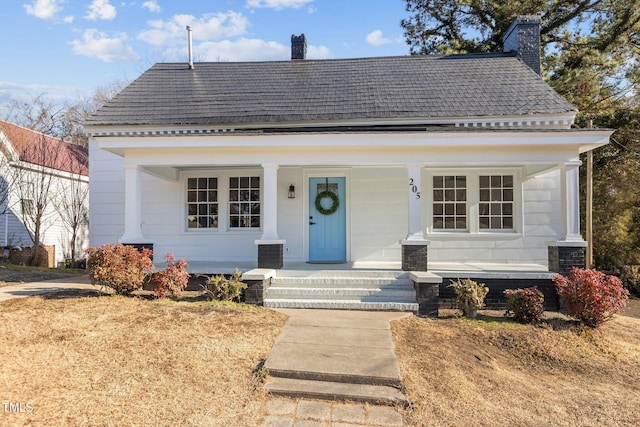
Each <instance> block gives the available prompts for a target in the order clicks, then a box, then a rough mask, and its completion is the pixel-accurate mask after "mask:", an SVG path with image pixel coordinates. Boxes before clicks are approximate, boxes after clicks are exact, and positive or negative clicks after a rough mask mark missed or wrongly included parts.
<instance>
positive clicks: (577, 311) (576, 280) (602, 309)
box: [553, 267, 629, 328]
mask: <svg viewBox="0 0 640 427" xmlns="http://www.w3.org/2000/svg"><path fill="white" fill-rule="evenodd" d="M553 282H554V283H555V286H556V290H557V291H558V295H559V296H560V300H561V301H562V302H563V303H564V305H565V306H566V307H567V310H568V311H569V314H570V315H571V316H573V317H575V318H576V319H578V320H580V321H582V322H583V323H584V324H585V325H587V326H590V327H594V328H595V327H597V326H598V325H600V324H601V323H603V322H605V321H606V320H608V319H610V318H611V317H612V316H613V315H614V314H615V313H619V312H622V311H623V310H624V308H625V307H626V305H627V300H628V299H629V291H627V290H626V289H625V288H624V287H623V286H622V282H621V281H620V279H618V278H617V277H615V276H608V275H606V274H604V273H602V272H600V271H597V270H588V269H586V270H585V269H581V268H577V267H573V269H572V270H571V274H570V275H569V277H564V276H563V275H561V274H556V275H555V276H554V278H553Z"/></svg>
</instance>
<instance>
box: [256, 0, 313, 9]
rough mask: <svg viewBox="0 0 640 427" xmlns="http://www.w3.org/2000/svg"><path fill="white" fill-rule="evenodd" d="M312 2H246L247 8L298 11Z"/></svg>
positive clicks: (278, 0) (261, 0) (277, 0)
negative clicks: (290, 9)
mask: <svg viewBox="0 0 640 427" xmlns="http://www.w3.org/2000/svg"><path fill="white" fill-rule="evenodd" d="M312 2H313V0H247V7H260V8H270V9H284V8H292V9H300V8H301V7H302V6H305V5H307V4H309V3H312Z"/></svg>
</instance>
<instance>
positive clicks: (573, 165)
mask: <svg viewBox="0 0 640 427" xmlns="http://www.w3.org/2000/svg"><path fill="white" fill-rule="evenodd" d="M580 165H581V162H580V161H579V160H576V161H572V162H566V163H564V164H563V165H562V167H561V170H560V175H561V176H560V180H561V186H562V188H561V192H562V193H561V194H562V201H561V202H562V214H563V218H562V221H563V234H564V241H566V242H584V240H583V239H582V236H581V235H580V174H579V169H578V168H579V167H580Z"/></svg>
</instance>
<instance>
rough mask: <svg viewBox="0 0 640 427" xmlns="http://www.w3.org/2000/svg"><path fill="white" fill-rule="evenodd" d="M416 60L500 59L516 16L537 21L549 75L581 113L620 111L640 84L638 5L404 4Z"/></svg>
mask: <svg viewBox="0 0 640 427" xmlns="http://www.w3.org/2000/svg"><path fill="white" fill-rule="evenodd" d="M406 1H407V6H406V9H407V12H409V14H410V17H409V18H407V19H403V20H402V21H401V26H402V28H403V29H404V30H405V38H406V41H407V44H408V45H409V46H410V48H411V53H412V54H422V55H424V54H445V53H474V52H496V51H501V50H502V37H503V35H504V33H505V32H506V30H507V29H508V28H509V25H510V24H511V23H512V22H513V19H514V18H515V17H516V16H517V15H534V14H539V15H540V16H541V18H542V24H541V29H540V38H541V43H542V48H543V52H542V54H543V55H542V56H543V64H542V68H543V70H544V76H545V78H546V79H547V81H549V83H550V84H551V85H552V86H553V87H554V88H555V89H556V90H557V91H558V92H559V93H561V94H562V95H564V96H565V97H566V98H567V99H568V100H569V101H570V102H572V103H573V104H574V105H576V106H577V107H578V109H579V110H580V111H582V112H585V113H589V112H596V111H598V112H601V111H602V109H603V108H605V109H612V108H613V109H615V108H617V107H618V106H619V104H620V103H624V102H626V101H627V100H628V98H629V96H630V94H631V95H635V93H634V91H635V90H636V89H637V87H638V86H637V85H638V83H639V73H638V66H639V65H640V64H639V53H640V0H626V1H620V0H578V1H575V0H493V1H492V0H406Z"/></svg>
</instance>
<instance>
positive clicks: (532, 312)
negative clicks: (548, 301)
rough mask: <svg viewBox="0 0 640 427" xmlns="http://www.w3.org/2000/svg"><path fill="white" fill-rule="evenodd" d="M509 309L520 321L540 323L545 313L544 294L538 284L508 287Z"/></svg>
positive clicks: (510, 313) (508, 311)
mask: <svg viewBox="0 0 640 427" xmlns="http://www.w3.org/2000/svg"><path fill="white" fill-rule="evenodd" d="M504 294H505V295H506V296H507V311H506V312H505V316H510V315H513V317H514V318H515V319H516V321H518V322H520V323H538V322H539V321H540V320H542V315H543V314H544V294H543V293H542V292H540V290H538V288H537V287H536V286H534V287H531V288H525V289H507V290H506V291H504Z"/></svg>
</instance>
